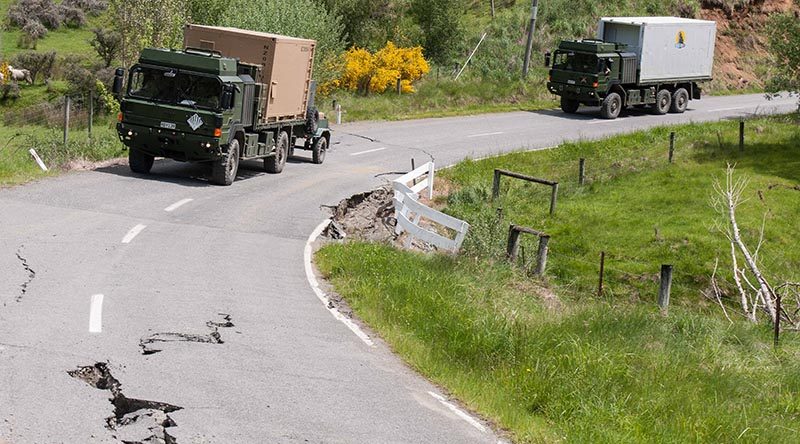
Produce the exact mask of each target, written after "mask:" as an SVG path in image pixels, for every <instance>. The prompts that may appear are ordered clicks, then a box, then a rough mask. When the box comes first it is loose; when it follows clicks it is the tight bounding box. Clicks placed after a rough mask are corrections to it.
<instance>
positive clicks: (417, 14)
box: [410, 0, 467, 64]
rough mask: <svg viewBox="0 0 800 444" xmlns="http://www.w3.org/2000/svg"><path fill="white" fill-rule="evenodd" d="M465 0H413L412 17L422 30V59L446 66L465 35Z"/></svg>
mask: <svg viewBox="0 0 800 444" xmlns="http://www.w3.org/2000/svg"><path fill="white" fill-rule="evenodd" d="M466 10H467V8H466V4H465V1H464V0H412V3H411V11H410V12H411V15H412V17H414V19H415V21H416V22H417V24H419V26H420V28H422V32H423V35H424V38H423V44H422V46H423V48H425V56H426V57H427V58H429V59H432V60H433V61H435V62H437V63H439V64H449V63H450V62H451V61H452V57H453V56H454V55H455V53H456V50H457V49H458V47H459V45H460V43H461V40H462V37H463V35H464V24H463V18H464V14H465V12H466Z"/></svg>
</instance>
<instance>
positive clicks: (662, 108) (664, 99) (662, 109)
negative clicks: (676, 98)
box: [653, 89, 672, 115]
mask: <svg viewBox="0 0 800 444" xmlns="http://www.w3.org/2000/svg"><path fill="white" fill-rule="evenodd" d="M671 104H672V94H670V92H669V90H667V89H662V90H661V91H659V92H658V93H657V94H656V103H654V104H653V114H657V115H663V114H666V113H667V112H668V111H669V107H670V106H671Z"/></svg>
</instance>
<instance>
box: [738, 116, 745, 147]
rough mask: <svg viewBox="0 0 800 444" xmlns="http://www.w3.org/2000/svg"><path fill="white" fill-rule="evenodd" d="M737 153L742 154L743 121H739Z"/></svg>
mask: <svg viewBox="0 0 800 444" xmlns="http://www.w3.org/2000/svg"><path fill="white" fill-rule="evenodd" d="M739 151H741V152H744V119H739Z"/></svg>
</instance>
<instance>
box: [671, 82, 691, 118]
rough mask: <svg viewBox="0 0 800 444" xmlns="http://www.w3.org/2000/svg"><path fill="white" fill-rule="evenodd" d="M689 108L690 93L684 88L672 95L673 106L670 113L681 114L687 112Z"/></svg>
mask: <svg viewBox="0 0 800 444" xmlns="http://www.w3.org/2000/svg"><path fill="white" fill-rule="evenodd" d="M688 106H689V92H688V91H686V89H684V88H678V89H676V90H675V93H674V94H673V95H672V106H670V107H669V112H671V113H676V114H681V113H682V112H684V111H686V107H688Z"/></svg>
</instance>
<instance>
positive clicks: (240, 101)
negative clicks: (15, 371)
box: [113, 24, 331, 185]
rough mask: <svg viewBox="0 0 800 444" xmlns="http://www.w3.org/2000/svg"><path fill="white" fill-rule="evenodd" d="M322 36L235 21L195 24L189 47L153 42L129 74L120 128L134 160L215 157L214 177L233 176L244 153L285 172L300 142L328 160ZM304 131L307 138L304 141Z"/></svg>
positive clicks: (119, 82) (189, 29) (144, 165)
mask: <svg viewBox="0 0 800 444" xmlns="http://www.w3.org/2000/svg"><path fill="white" fill-rule="evenodd" d="M315 47H316V42H315V41H313V40H306V39H298V38H294V37H287V36H281V35H276V34H267V33H262V32H255V31H246V30H241V29H236V28H224V27H213V26H199V25H191V24H190V25H187V26H186V28H185V29H184V49H182V50H167V49H157V48H146V49H144V50H143V51H142V53H141V54H140V56H139V60H138V63H137V64H135V65H133V66H132V67H131V68H130V70H129V72H128V75H127V82H125V72H124V70H122V69H118V70H117V72H116V76H115V79H114V88H113V90H114V93H115V94H121V93H122V92H123V91H122V90H123V85H124V84H125V83H126V84H127V86H126V88H125V91H124V95H123V96H122V98H121V100H120V109H121V112H120V115H119V122H118V123H117V132H118V133H119V138H120V140H121V141H122V143H123V144H125V145H126V146H127V147H128V160H129V164H130V168H131V170H132V171H133V172H135V173H140V174H147V173H149V172H150V169H151V168H152V166H153V160H154V158H155V157H166V158H170V159H174V160H178V161H187V162H209V163H210V164H211V181H212V182H213V183H215V184H219V185H230V184H231V183H233V181H234V179H235V178H236V173H237V171H238V168H239V162H240V161H241V160H252V159H263V163H264V170H265V171H267V172H269V173H280V172H281V171H283V168H284V166H285V164H286V159H287V158H288V157H289V156H290V155H291V154H292V152H293V150H294V149H295V148H299V149H306V150H310V151H311V153H312V161H313V162H314V163H317V164H321V163H322V162H323V160H324V159H325V154H326V152H327V149H328V146H329V145H330V137H331V134H330V130H329V129H328V124H327V120H325V119H321V118H320V114H319V112H318V111H317V109H316V108H315V106H314V92H315V85H314V82H313V81H312V80H311V75H312V66H313V63H314V50H315ZM298 140H303V141H304V143H303V144H301V145H299V146H298V145H297V141H298Z"/></svg>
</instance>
